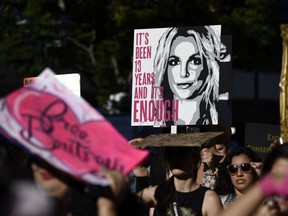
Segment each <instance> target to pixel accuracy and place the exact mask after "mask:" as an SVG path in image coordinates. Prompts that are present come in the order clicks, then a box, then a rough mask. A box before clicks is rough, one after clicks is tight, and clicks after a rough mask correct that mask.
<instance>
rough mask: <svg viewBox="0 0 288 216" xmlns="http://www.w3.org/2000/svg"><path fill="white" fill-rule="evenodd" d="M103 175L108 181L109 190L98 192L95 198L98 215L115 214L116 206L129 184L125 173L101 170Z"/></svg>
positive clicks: (109, 215) (107, 215) (112, 215)
mask: <svg viewBox="0 0 288 216" xmlns="http://www.w3.org/2000/svg"><path fill="white" fill-rule="evenodd" d="M101 173H102V174H103V176H105V177H106V178H107V179H108V181H109V183H110V184H109V186H110V190H109V191H108V192H107V193H103V194H99V197H98V198H97V200H96V206H97V215H98V216H116V215H117V206H118V204H119V203H120V202H121V201H122V200H123V199H124V197H125V195H126V193H127V191H128V186H129V179H128V177H127V176H126V175H124V174H122V173H120V172H117V171H112V170H106V169H104V170H101Z"/></svg>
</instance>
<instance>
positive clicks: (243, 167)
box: [227, 163, 252, 175]
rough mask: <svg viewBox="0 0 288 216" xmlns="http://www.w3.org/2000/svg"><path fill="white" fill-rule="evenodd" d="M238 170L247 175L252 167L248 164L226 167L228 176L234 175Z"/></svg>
mask: <svg viewBox="0 0 288 216" xmlns="http://www.w3.org/2000/svg"><path fill="white" fill-rule="evenodd" d="M238 168H240V169H241V171H242V172H244V173H246V174H249V173H250V172H251V169H252V166H251V164H249V163H241V164H231V165H229V166H227V169H228V172H229V173H230V175H236V174H237V171H238Z"/></svg>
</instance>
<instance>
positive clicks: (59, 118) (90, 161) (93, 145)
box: [0, 69, 148, 185]
mask: <svg viewBox="0 0 288 216" xmlns="http://www.w3.org/2000/svg"><path fill="white" fill-rule="evenodd" d="M53 75H54V74H53V72H52V71H50V70H49V69H46V70H45V71H44V72H43V73H41V75H40V76H39V77H38V78H37V82H36V83H34V84H31V85H29V86H28V87H26V88H22V89H20V90H17V91H15V92H13V93H11V94H10V95H8V96H7V97H5V98H4V99H3V100H1V104H0V108H1V110H0V120H1V125H0V132H1V133H2V134H4V135H5V136H7V137H8V138H10V139H12V140H14V141H17V143H20V144H21V145H23V146H24V147H25V148H26V149H28V150H29V151H30V152H31V153H33V154H36V155H38V156H40V157H41V158H43V159H44V160H46V161H47V162H49V163H50V164H51V165H53V166H54V167H56V168H57V169H60V170H62V171H64V172H66V173H68V174H72V175H73V176H74V177H76V178H77V179H80V180H83V181H86V182H89V183H94V184H100V185H106V184H107V181H106V180H105V179H103V178H102V177H101V176H99V175H97V173H98V170H99V169H100V168H101V167H105V168H109V169H113V170H118V171H120V172H122V173H125V174H127V173H128V172H130V171H131V170H132V169H133V168H134V167H135V166H136V165H138V164H139V163H140V162H141V161H142V160H144V159H145V157H146V156H147V154H148V152H147V151H143V150H138V149H136V148H135V147H133V146H131V145H130V144H129V143H128V141H127V140H126V139H125V138H124V137H123V136H122V135H121V134H120V133H119V132H118V131H117V130H116V129H115V128H114V127H113V126H112V125H111V124H110V123H109V122H108V121H107V120H106V119H105V118H104V117H103V116H102V115H101V114H100V113H98V112H97V111H96V110H95V109H94V108H92V107H91V106H90V105H89V104H88V103H87V102H86V101H84V100H83V99H82V98H80V97H78V96H76V95H74V94H73V93H72V92H70V91H69V90H68V89H66V88H65V87H64V86H63V85H62V84H61V83H59V81H57V80H56V79H55V78H54V76H53ZM127 123H128V122H127Z"/></svg>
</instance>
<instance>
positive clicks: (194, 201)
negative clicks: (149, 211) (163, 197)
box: [154, 186, 209, 216]
mask: <svg viewBox="0 0 288 216" xmlns="http://www.w3.org/2000/svg"><path fill="white" fill-rule="evenodd" d="M207 190H209V188H206V187H203V186H200V187H199V188H198V189H196V190H195V191H192V192H187V193H182V192H176V196H174V197H176V198H175V199H174V200H173V202H172V203H170V205H169V206H170V208H169V209H168V210H167V214H166V215H169V216H170V215H171V216H174V215H175V213H174V210H173V209H175V208H176V206H175V205H177V204H178V206H179V208H180V210H181V214H178V215H181V216H202V204H203V200H204V196H205V193H206V191H207ZM179 208H178V209H179ZM154 216H159V213H158V211H157V206H156V207H155V210H154Z"/></svg>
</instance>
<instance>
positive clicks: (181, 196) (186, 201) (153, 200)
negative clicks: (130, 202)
mask: <svg viewBox="0 0 288 216" xmlns="http://www.w3.org/2000/svg"><path fill="white" fill-rule="evenodd" d="M188 135H189V134H188ZM177 136H179V135H177ZM192 136H193V135H192ZM174 138H175V137H174ZM174 138H173V137H171V138H170V139H171V140H170V141H171V143H170V144H175V143H176V141H173V140H174ZM176 139H177V138H176ZM185 140H186V141H187V142H190V143H192V141H191V140H189V139H188V137H186V139H185ZM166 141H167V142H168V138H167V139H166ZM170 141H169V142H170ZM141 142H142V143H143V142H145V139H144V141H140V144H139V146H141ZM159 142H161V140H160V141H159ZM163 142H165V141H164V139H163ZM184 142H185V141H181V144H180V145H179V146H175V145H174V146H169V144H168V143H166V145H167V146H165V152H164V156H163V157H164V161H165V163H166V165H167V169H168V170H169V173H170V176H169V177H168V179H167V180H166V181H165V182H163V183H162V184H159V185H157V186H151V187H146V188H145V187H144V184H143V179H142V178H143V177H144V176H145V175H147V174H148V173H147V170H145V169H139V168H137V169H135V170H134V174H135V176H136V188H138V190H136V192H137V195H138V196H139V197H140V199H141V200H142V201H143V202H144V203H145V204H147V206H149V207H155V209H154V213H153V215H154V216H158V215H183V216H184V215H206V216H212V215H215V216H216V215H217V216H218V215H219V213H220V212H221V211H222V204H221V202H220V199H219V197H218V195H217V194H216V192H214V191H213V190H211V189H209V188H206V187H203V186H201V185H200V184H198V183H197V182H196V178H197V170H198V166H199V162H200V147H199V146H197V144H187V145H186V144H184ZM153 144H155V145H157V143H153ZM134 145H136V144H134ZM143 146H144V145H143ZM141 170H142V171H141ZM140 178H141V179H142V180H141V179H140ZM138 180H141V182H138ZM139 183H141V184H142V185H141V188H140V187H137V184H139ZM146 186H148V185H146ZM211 206H213V208H211Z"/></svg>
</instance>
